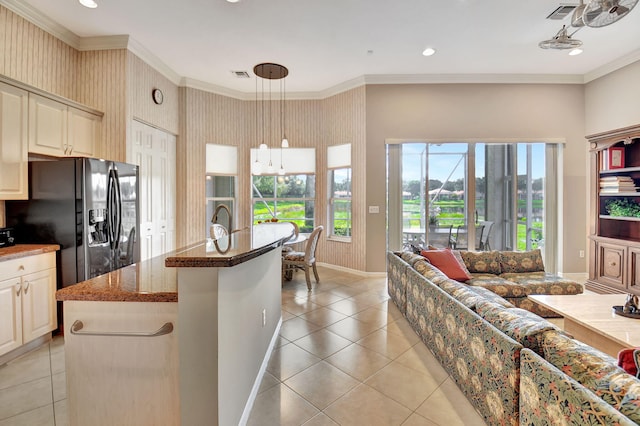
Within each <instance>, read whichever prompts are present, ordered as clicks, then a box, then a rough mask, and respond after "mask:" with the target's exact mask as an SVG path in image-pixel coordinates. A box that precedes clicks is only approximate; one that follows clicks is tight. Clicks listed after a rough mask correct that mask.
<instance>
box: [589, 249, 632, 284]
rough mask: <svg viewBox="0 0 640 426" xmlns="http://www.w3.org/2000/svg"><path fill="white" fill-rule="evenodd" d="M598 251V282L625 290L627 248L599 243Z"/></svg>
mask: <svg viewBox="0 0 640 426" xmlns="http://www.w3.org/2000/svg"><path fill="white" fill-rule="evenodd" d="M597 250H598V252H597V259H596V261H597V267H596V271H597V279H598V281H600V282H602V283H604V284H608V285H611V286H613V287H616V288H618V289H620V290H625V289H626V285H625V279H624V278H625V277H624V275H625V259H626V247H624V246H619V245H615V244H608V243H602V242H599V243H598V248H597Z"/></svg>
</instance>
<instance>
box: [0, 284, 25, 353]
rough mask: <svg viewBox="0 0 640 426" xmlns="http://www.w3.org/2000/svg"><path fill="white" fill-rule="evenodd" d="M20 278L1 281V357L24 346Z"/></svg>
mask: <svg viewBox="0 0 640 426" xmlns="http://www.w3.org/2000/svg"><path fill="white" fill-rule="evenodd" d="M21 294H22V291H21V287H20V278H12V279H9V280H4V281H0V355H3V354H5V353H7V352H9V351H12V350H13V349H15V348H17V347H19V346H20V345H22V307H21V302H20V301H21Z"/></svg>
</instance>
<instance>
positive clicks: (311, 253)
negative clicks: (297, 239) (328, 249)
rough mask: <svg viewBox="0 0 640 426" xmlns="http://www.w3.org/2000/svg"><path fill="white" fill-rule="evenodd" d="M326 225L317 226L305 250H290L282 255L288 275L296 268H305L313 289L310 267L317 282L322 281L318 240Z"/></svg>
mask: <svg viewBox="0 0 640 426" xmlns="http://www.w3.org/2000/svg"><path fill="white" fill-rule="evenodd" d="M323 229H324V227H322V226H317V227H316V228H315V229H314V230H313V232H311V235H309V239H308V240H307V244H306V246H305V249H304V252H301V251H290V252H286V253H284V254H283V256H282V266H283V268H284V270H285V271H286V275H288V276H289V274H291V273H292V272H293V271H294V270H296V269H304V275H305V278H306V280H307V288H308V289H309V290H311V276H310V273H309V271H310V269H313V275H314V276H315V278H316V283H319V282H320V277H319V276H318V270H317V269H316V249H317V248H318V240H319V239H320V234H321V233H322V230H323Z"/></svg>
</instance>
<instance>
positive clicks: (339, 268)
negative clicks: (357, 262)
mask: <svg viewBox="0 0 640 426" xmlns="http://www.w3.org/2000/svg"><path fill="white" fill-rule="evenodd" d="M318 266H322V267H323V268H328V269H333V270H335V271H340V272H346V273H348V274H354V275H358V276H361V277H366V278H384V277H386V276H387V273H386V272H367V271H359V270H357V269H351V268H346V267H344V266H338V265H332V264H330V263H324V262H318Z"/></svg>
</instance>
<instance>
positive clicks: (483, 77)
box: [365, 74, 584, 84]
mask: <svg viewBox="0 0 640 426" xmlns="http://www.w3.org/2000/svg"><path fill="white" fill-rule="evenodd" d="M365 82H366V84H463V83H466V84H583V83H584V81H583V76H582V75H579V74H400V75H397V74H395V75H394V74H389V75H366V76H365Z"/></svg>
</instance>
